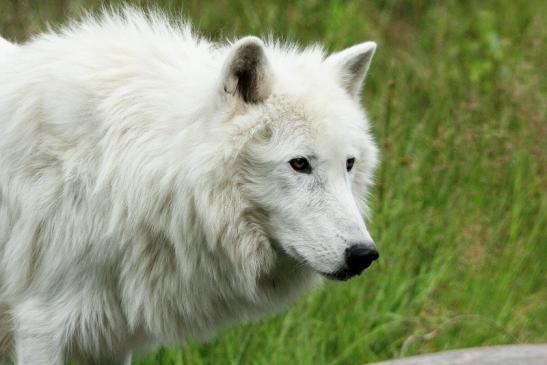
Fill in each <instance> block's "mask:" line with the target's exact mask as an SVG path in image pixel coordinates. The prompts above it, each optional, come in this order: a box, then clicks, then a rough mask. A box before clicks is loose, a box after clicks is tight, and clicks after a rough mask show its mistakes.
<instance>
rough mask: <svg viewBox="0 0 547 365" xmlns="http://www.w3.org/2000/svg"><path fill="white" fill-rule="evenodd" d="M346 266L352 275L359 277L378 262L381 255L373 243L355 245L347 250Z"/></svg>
mask: <svg viewBox="0 0 547 365" xmlns="http://www.w3.org/2000/svg"><path fill="white" fill-rule="evenodd" d="M345 256H346V266H347V268H348V271H349V272H350V273H351V274H352V275H359V274H360V273H361V272H363V270H365V269H366V268H367V267H369V266H370V265H371V264H372V263H373V262H374V261H376V260H378V258H379V257H380V254H379V253H378V250H377V249H376V247H375V246H374V244H373V243H368V242H367V243H355V244H352V245H351V246H350V247H348V248H347V249H346V253H345Z"/></svg>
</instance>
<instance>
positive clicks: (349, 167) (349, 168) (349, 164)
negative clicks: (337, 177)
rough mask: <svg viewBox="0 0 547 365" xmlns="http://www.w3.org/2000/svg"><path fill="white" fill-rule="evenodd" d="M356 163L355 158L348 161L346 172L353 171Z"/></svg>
mask: <svg viewBox="0 0 547 365" xmlns="http://www.w3.org/2000/svg"><path fill="white" fill-rule="evenodd" d="M354 163H355V158H354V157H352V158H348V159H347V160H346V170H348V172H350V171H351V169H352V168H353V164H354Z"/></svg>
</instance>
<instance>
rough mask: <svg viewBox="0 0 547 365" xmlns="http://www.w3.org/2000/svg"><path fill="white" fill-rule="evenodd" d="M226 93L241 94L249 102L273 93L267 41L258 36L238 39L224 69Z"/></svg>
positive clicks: (257, 100) (260, 99)
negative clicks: (265, 47)
mask: <svg viewBox="0 0 547 365" xmlns="http://www.w3.org/2000/svg"><path fill="white" fill-rule="evenodd" d="M222 79H223V87H224V92H225V93H228V94H230V95H234V96H238V97H240V98H241V99H242V100H243V101H244V102H246V103H258V102H261V101H263V100H264V99H266V98H267V97H268V96H270V94H271V89H272V85H271V84H272V80H271V70H270V65H269V63H268V59H267V58H266V54H265V52H264V43H263V42H262V41H261V40H260V39H259V38H256V37H245V38H242V39H240V40H239V41H237V42H236V43H235V44H234V45H233V46H232V48H231V49H230V51H229V52H228V56H227V58H226V61H225V63H224V67H223V70H222Z"/></svg>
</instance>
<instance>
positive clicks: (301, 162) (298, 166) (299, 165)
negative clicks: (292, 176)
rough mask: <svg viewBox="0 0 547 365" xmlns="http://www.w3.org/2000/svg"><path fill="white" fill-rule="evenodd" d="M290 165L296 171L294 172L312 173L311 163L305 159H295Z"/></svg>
mask: <svg viewBox="0 0 547 365" xmlns="http://www.w3.org/2000/svg"><path fill="white" fill-rule="evenodd" d="M289 164H290V165H291V167H292V168H293V169H294V171H298V172H301V173H303V174H310V173H311V166H310V163H309V162H308V160H307V159H305V158H304V157H298V158H293V159H292V160H290V161H289Z"/></svg>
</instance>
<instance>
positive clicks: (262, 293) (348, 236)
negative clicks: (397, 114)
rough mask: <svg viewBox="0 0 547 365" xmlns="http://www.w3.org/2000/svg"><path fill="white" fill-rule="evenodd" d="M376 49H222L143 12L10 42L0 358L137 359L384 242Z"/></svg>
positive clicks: (263, 309) (0, 95)
mask: <svg viewBox="0 0 547 365" xmlns="http://www.w3.org/2000/svg"><path fill="white" fill-rule="evenodd" d="M374 48H375V45H374V44H373V43H371V42H368V43H364V44H363V45H361V46H357V48H354V49H353V51H348V50H346V51H344V52H346V53H343V52H342V53H340V54H337V55H334V56H331V57H329V58H327V60H326V61H325V55H324V52H323V51H322V50H321V48H319V47H311V48H306V49H304V50H300V49H298V48H297V47H295V46H292V45H282V44H279V43H276V42H274V41H271V42H268V43H267V44H266V45H264V44H263V43H262V41H261V40H259V39H258V38H254V37H248V38H244V39H242V40H240V41H238V42H236V43H235V44H230V43H228V44H224V45H218V44H214V43H211V42H209V41H207V40H205V39H203V38H200V37H198V36H195V35H193V34H192V31H191V29H190V27H189V25H187V24H172V23H169V22H168V21H167V20H166V19H165V18H164V17H162V16H161V15H157V14H152V15H143V14H142V13H140V12H138V11H135V10H126V11H124V12H122V13H121V14H114V15H103V16H101V17H100V19H88V20H86V21H84V22H82V23H80V24H77V25H74V26H72V27H70V28H67V29H64V30H62V31H61V32H59V33H47V34H42V35H40V36H38V37H36V38H34V39H33V40H32V41H30V42H29V43H26V44H24V45H20V46H14V45H11V44H9V43H7V42H4V41H3V40H2V41H0V64H1V67H0V357H1V352H2V344H3V343H5V345H4V347H7V346H8V344H9V343H12V341H11V340H12V339H14V342H15V346H14V350H15V352H16V359H17V363H18V364H61V363H64V362H65V361H66V360H67V359H68V358H69V357H74V358H76V359H79V361H81V362H83V363H97V364H110V363H112V364H114V363H122V362H125V363H130V361H131V360H130V359H131V352H132V351H133V350H135V349H140V348H142V347H143V346H149V345H154V344H157V343H172V342H178V341H185V340H187V339H189V338H193V339H202V338H207V337H209V336H211V335H213V334H214V333H215V332H216V331H217V330H218V329H220V328H222V327H224V326H226V325H229V324H232V323H238V322H242V321H246V320H249V319H253V318H257V317H259V316H261V315H263V314H266V313H269V312H271V311H275V310H279V309H282V308H284V307H286V306H287V305H288V304H289V303H291V302H292V301H293V300H294V299H296V298H297V297H298V296H299V295H300V294H302V293H303V292H304V290H306V289H307V288H309V287H310V286H311V285H313V283H316V282H318V281H320V280H319V279H320V277H321V276H320V275H319V274H318V273H327V274H328V273H331V272H335V271H336V270H338V269H339V268H340V267H341V266H342V265H344V256H343V255H344V250H345V249H346V248H347V246H348V243H349V242H353V241H366V240H370V236H369V235H368V233H367V230H366V228H365V225H364V223H363V219H362V216H361V215H362V214H364V212H365V202H364V197H365V195H366V189H367V187H368V186H369V185H370V183H371V177H372V171H373V168H374V166H375V165H376V159H377V157H376V155H377V153H376V147H375V145H374V143H373V141H372V137H371V135H370V133H369V132H368V121H367V119H366V116H365V114H364V111H363V110H362V109H361V107H360V105H359V103H358V102H357V98H356V96H357V95H358V90H359V89H360V86H361V82H362V80H363V78H364V74H365V72H366V70H367V69H368V64H369V62H370V57H372V53H373V52H374ZM349 50H351V49H349ZM245 52H246V53H245ZM353 56H355V57H353ZM238 57H239V58H238ZM239 61H241V62H239ZM248 61H249V62H248ZM255 61H256V62H255ZM238 62H239V63H238ZM359 62H360V63H359ZM238 67H239V68H238ZM246 67H247V68H249V67H251V72H256V74H253V75H255V76H257V79H256V80H257V83H256V85H255V86H256V88H254V89H250V90H247V91H249V92H250V93H249V95H250V96H249V98H250V99H249V100H245V99H244V98H243V96H242V94H238V87H240V86H241V85H243V81H241V79H239V81H238V79H237V77H241V73H240V69H241V68H242V69H243V70H246ZM234 75H235V76H234ZM234 77H236V79H234ZM234 80H235V81H234ZM238 83H239V84H238ZM238 85H239V86H238ZM299 156H305V157H307V158H309V160H310V162H311V164H312V167H313V173H312V174H302V173H298V172H296V171H294V170H293V169H292V168H291V167H290V165H289V163H288V161H289V160H291V159H292V158H295V157H299ZM348 157H355V158H356V163H355V167H354V169H353V171H352V172H350V173H348V172H346V170H345V161H346V159H347V158H348ZM3 350H4V351H8V350H7V348H4V349H3Z"/></svg>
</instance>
